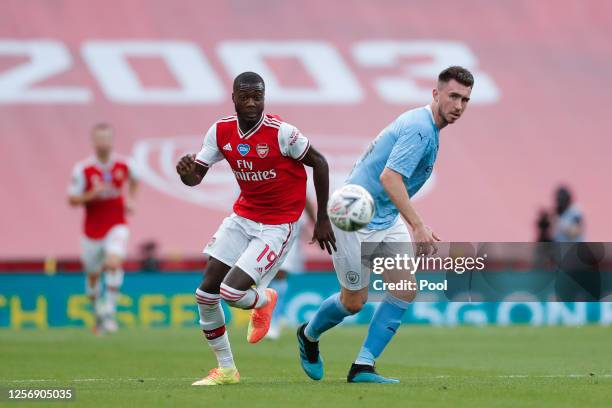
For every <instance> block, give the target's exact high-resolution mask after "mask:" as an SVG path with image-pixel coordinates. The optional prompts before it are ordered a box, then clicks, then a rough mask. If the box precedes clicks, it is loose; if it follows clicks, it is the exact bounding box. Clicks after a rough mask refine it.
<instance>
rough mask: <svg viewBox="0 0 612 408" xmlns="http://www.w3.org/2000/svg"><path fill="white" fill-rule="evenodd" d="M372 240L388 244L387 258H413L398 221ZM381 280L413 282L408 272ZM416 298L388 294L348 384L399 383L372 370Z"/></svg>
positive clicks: (386, 275)
mask: <svg viewBox="0 0 612 408" xmlns="http://www.w3.org/2000/svg"><path fill="white" fill-rule="evenodd" d="M383 235H384V236H383ZM372 240H373V241H376V240H381V241H384V243H385V244H387V243H390V245H389V247H390V252H389V253H388V254H386V255H387V256H390V257H393V256H395V255H396V254H397V253H399V252H402V253H401V254H400V255H403V254H407V255H408V256H412V254H413V252H412V247H411V243H410V241H411V239H410V234H409V233H408V229H407V228H406V226H405V224H404V223H403V221H402V220H401V219H398V222H397V223H396V224H395V225H394V226H392V227H391V228H389V230H387V231H385V232H381V233H379V235H378V236H377V235H374V236H373V237H372ZM383 277H384V279H385V281H386V282H389V283H399V282H402V281H406V280H411V281H414V280H415V278H414V274H413V273H411V271H409V270H397V271H396V270H392V271H386V272H385V273H384V274H383ZM415 296H416V292H415V291H409V290H402V291H400V290H397V291H393V292H390V293H387V295H386V296H385V298H384V299H383V301H382V302H381V304H380V305H379V306H378V308H377V309H376V312H375V313H374V316H372V320H371V321H370V326H369V328H368V334H367V337H366V339H365V341H364V343H363V345H362V347H361V349H360V351H359V354H358V356H357V359H356V360H355V362H354V363H353V365H352V366H351V368H350V370H349V373H348V376H347V380H348V382H352V383H357V382H366V383H383V384H387V383H397V382H399V380H396V379H393V378H385V377H383V376H381V375H379V374H378V373H376V371H375V369H374V366H375V360H376V359H377V358H378V357H379V356H380V355H381V354H382V352H383V350H384V349H385V347H386V346H387V344H389V342H390V341H391V339H392V338H393V336H394V335H395V333H396V332H397V330H398V328H399V326H400V324H401V321H402V317H403V315H404V313H405V312H406V309H407V308H408V306H409V305H410V303H411V302H412V301H413V300H414V297H415Z"/></svg>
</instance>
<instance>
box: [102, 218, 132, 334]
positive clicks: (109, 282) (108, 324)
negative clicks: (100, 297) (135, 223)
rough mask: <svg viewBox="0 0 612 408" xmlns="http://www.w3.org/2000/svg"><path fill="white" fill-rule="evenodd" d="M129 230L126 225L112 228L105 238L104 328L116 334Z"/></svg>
mask: <svg viewBox="0 0 612 408" xmlns="http://www.w3.org/2000/svg"><path fill="white" fill-rule="evenodd" d="M129 235H130V233H129V230H128V228H127V226H126V225H123V224H119V225H115V226H114V227H113V228H111V229H110V230H109V231H108V233H107V234H106V237H105V238H104V254H105V257H104V283H105V286H106V293H105V312H104V328H105V330H106V331H108V332H111V333H114V332H116V331H117V329H118V325H117V318H116V314H117V300H118V298H119V294H120V290H121V286H122V285H123V276H124V272H123V259H124V258H125V256H126V253H127V244H128V239H129Z"/></svg>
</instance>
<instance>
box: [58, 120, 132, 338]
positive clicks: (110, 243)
mask: <svg viewBox="0 0 612 408" xmlns="http://www.w3.org/2000/svg"><path fill="white" fill-rule="evenodd" d="M91 139H92V143H93V147H94V152H95V154H94V156H92V157H89V158H87V159H85V160H83V161H81V162H79V163H77V164H76V165H75V166H74V169H73V171H72V181H71V183H70V186H69V187H68V202H69V203H70V204H71V205H73V206H79V205H82V206H83V207H85V223H84V234H83V237H82V239H81V248H82V252H81V262H82V263H83V268H84V270H85V274H86V284H85V287H86V292H87V295H88V296H89V298H90V299H91V301H92V304H93V309H94V313H95V326H94V332H95V333H101V332H102V331H109V332H115V331H116V330H117V321H116V317H115V314H116V310H117V297H118V296H119V290H120V289H121V285H122V283H123V269H122V262H123V258H124V257H125V254H126V247H127V241H128V237H129V230H128V228H127V222H126V212H131V211H133V210H134V197H135V195H136V191H137V188H138V178H137V176H136V172H135V170H134V166H133V165H131V164H130V163H129V161H128V160H126V159H123V158H121V157H119V156H117V155H115V154H113V152H112V150H113V129H112V128H111V127H110V125H108V124H105V123H101V124H97V125H96V126H94V128H93V129H92V131H91ZM126 185H127V186H128V194H127V197H124V190H125V186H126ZM102 272H104V283H105V285H106V293H105V298H104V299H102V298H101V296H100V295H101V282H100V276H101V274H102Z"/></svg>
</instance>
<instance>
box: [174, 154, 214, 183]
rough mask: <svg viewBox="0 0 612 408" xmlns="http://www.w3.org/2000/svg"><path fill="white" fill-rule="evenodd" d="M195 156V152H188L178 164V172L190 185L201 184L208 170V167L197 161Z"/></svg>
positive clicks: (183, 180)
mask: <svg viewBox="0 0 612 408" xmlns="http://www.w3.org/2000/svg"><path fill="white" fill-rule="evenodd" d="M195 158H196V155H195V154H186V155H185V156H183V157H181V159H180V160H179V162H178V164H177V165H176V172H177V173H178V174H179V176H180V177H181V181H182V182H183V184H185V185H187V186H190V187H193V186H197V185H198V184H200V183H201V182H202V179H203V178H204V176H205V175H206V172H208V167H205V166H202V165H200V164H198V163H196V161H195Z"/></svg>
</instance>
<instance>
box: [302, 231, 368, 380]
mask: <svg viewBox="0 0 612 408" xmlns="http://www.w3.org/2000/svg"><path fill="white" fill-rule="evenodd" d="M332 227H333V228H334V234H335V236H336V247H337V248H338V250H337V251H336V252H334V253H333V255H332V256H333V262H334V268H335V270H336V274H337V276H338V280H339V281H340V284H341V285H342V289H341V292H340V293H334V294H333V295H331V296H330V297H328V298H327V299H325V300H324V301H323V303H321V306H319V309H318V310H317V311H316V313H315V315H314V316H313V317H312V319H311V320H310V321H309V322H308V323H307V324H304V325H302V326H300V327H299V328H298V332H297V337H298V345H299V350H300V363H301V366H302V369H303V370H304V371H305V372H306V374H307V375H308V376H309V377H310V378H312V379H313V380H320V379H321V378H323V375H324V370H323V360H322V359H321V357H320V355H319V337H320V336H321V335H322V334H323V333H325V332H326V331H327V330H329V329H331V328H333V327H335V326H336V325H338V324H340V323H341V322H342V321H343V320H344V319H345V318H346V317H347V316H350V315H352V314H355V313H358V312H359V311H360V310H361V308H362V307H363V305H364V304H365V302H366V300H367V296H368V283H369V275H368V274H367V270H366V269H364V270H363V271H362V268H361V241H362V239H363V238H362V235H363V234H362V233H361V232H359V231H354V232H346V231H342V230H339V229H338V228H335V227H334V226H332Z"/></svg>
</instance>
